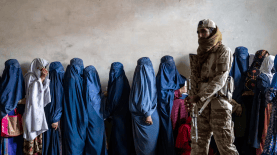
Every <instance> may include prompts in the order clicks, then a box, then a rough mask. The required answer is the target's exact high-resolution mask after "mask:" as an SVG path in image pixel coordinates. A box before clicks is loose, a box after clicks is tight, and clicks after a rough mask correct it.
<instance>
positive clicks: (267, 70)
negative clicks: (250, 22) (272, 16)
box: [248, 55, 274, 149]
mask: <svg viewBox="0 0 277 155" xmlns="http://www.w3.org/2000/svg"><path fill="white" fill-rule="evenodd" d="M273 66H274V56H272V55H269V56H268V57H266V58H265V59H264V61H263V63H262V65H261V68H260V72H261V74H260V75H259V76H258V77H257V82H256V87H255V89H254V99H253V104H252V111H251V119H250V127H249V139H248V143H249V144H250V145H251V146H252V147H254V148H256V149H258V148H260V144H261V142H262V133H263V130H264V123H265V122H264V121H265V109H266V107H267V102H266V101H265V94H266V92H267V90H268V89H269V87H270V83H271V81H272V78H273V73H272V68H273Z"/></svg>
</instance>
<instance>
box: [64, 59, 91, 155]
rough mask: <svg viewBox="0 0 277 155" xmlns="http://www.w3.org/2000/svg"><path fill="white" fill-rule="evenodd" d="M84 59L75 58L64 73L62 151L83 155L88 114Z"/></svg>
mask: <svg viewBox="0 0 277 155" xmlns="http://www.w3.org/2000/svg"><path fill="white" fill-rule="evenodd" d="M83 70H84V65H83V60H82V59H79V58H73V59H71V60H70V65H68V66H67V69H66V72H65V75H64V98H65V101H64V103H63V118H62V132H63V136H62V141H63V143H62V144H63V145H62V148H63V149H62V153H63V154H65V155H75V154H76V155H77V154H78V155H79V154H80V155H81V154H83V153H84V149H85V143H86V142H85V141H86V137H87V134H86V133H87V126H88V114H87V110H86V106H85V103H84V100H83V93H82V92H83Z"/></svg>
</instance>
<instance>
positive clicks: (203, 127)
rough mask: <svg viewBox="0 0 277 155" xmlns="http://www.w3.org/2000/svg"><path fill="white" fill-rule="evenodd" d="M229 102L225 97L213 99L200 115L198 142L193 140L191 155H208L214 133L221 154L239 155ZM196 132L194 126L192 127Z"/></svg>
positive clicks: (198, 120)
mask: <svg viewBox="0 0 277 155" xmlns="http://www.w3.org/2000/svg"><path fill="white" fill-rule="evenodd" d="M226 104H229V102H228V101H227V100H226V99H224V98H220V99H217V98H215V99H213V100H212V101H211V104H209V105H208V106H207V107H206V108H205V110H204V111H203V112H202V114H201V115H200V116H198V119H197V124H198V143H195V142H194V141H192V144H191V155H208V151H209V145H210V140H211V136H212V134H213V136H214V139H215V141H216V144H217V147H218V150H219V152H220V154H224V155H238V154H239V153H238V151H237V150H236V146H235V145H234V144H233V143H234V140H235V137H234V130H233V122H232V114H231V113H232V111H231V110H230V109H228V108H226V106H225V105H226ZM191 130H192V131H191V133H194V128H192V129H191Z"/></svg>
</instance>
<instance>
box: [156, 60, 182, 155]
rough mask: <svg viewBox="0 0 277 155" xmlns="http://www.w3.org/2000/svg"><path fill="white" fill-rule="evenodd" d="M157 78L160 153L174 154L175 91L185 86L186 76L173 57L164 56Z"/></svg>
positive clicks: (165, 154) (163, 154)
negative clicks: (181, 73)
mask: <svg viewBox="0 0 277 155" xmlns="http://www.w3.org/2000/svg"><path fill="white" fill-rule="evenodd" d="M156 80H157V94H158V112H159V115H160V133H159V146H158V148H159V155H174V154H175V147H174V146H175V145H174V144H175V142H174V136H173V131H172V125H171V118H170V116H171V109H172V106H173V100H174V91H175V90H177V89H180V88H181V87H182V86H184V84H185V78H183V77H182V76H181V75H180V74H179V72H178V70H177V68H176V66H175V62H174V59H173V57H171V56H164V57H162V59H161V63H160V67H159V72H158V74H157V77H156Z"/></svg>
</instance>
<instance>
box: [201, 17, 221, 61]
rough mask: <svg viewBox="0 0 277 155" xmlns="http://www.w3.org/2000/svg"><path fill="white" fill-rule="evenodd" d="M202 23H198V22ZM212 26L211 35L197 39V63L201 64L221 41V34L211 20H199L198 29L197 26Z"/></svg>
mask: <svg viewBox="0 0 277 155" xmlns="http://www.w3.org/2000/svg"><path fill="white" fill-rule="evenodd" d="M201 22H202V23H203V24H200V23H201ZM208 27H212V28H215V31H216V32H215V34H213V35H212V34H211V35H212V36H210V37H208V38H199V39H198V44H199V46H198V49H197V55H198V57H199V59H198V61H199V65H200V66H201V65H202V64H203V63H204V62H205V61H206V60H207V58H208V56H209V55H210V53H212V52H215V51H216V50H217V49H218V47H219V46H220V45H221V42H222V34H221V32H220V31H219V29H218V27H217V26H216V25H215V23H214V22H213V21H212V20H209V19H208V20H206V19H204V20H202V21H200V22H199V25H198V29H199V28H208Z"/></svg>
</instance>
